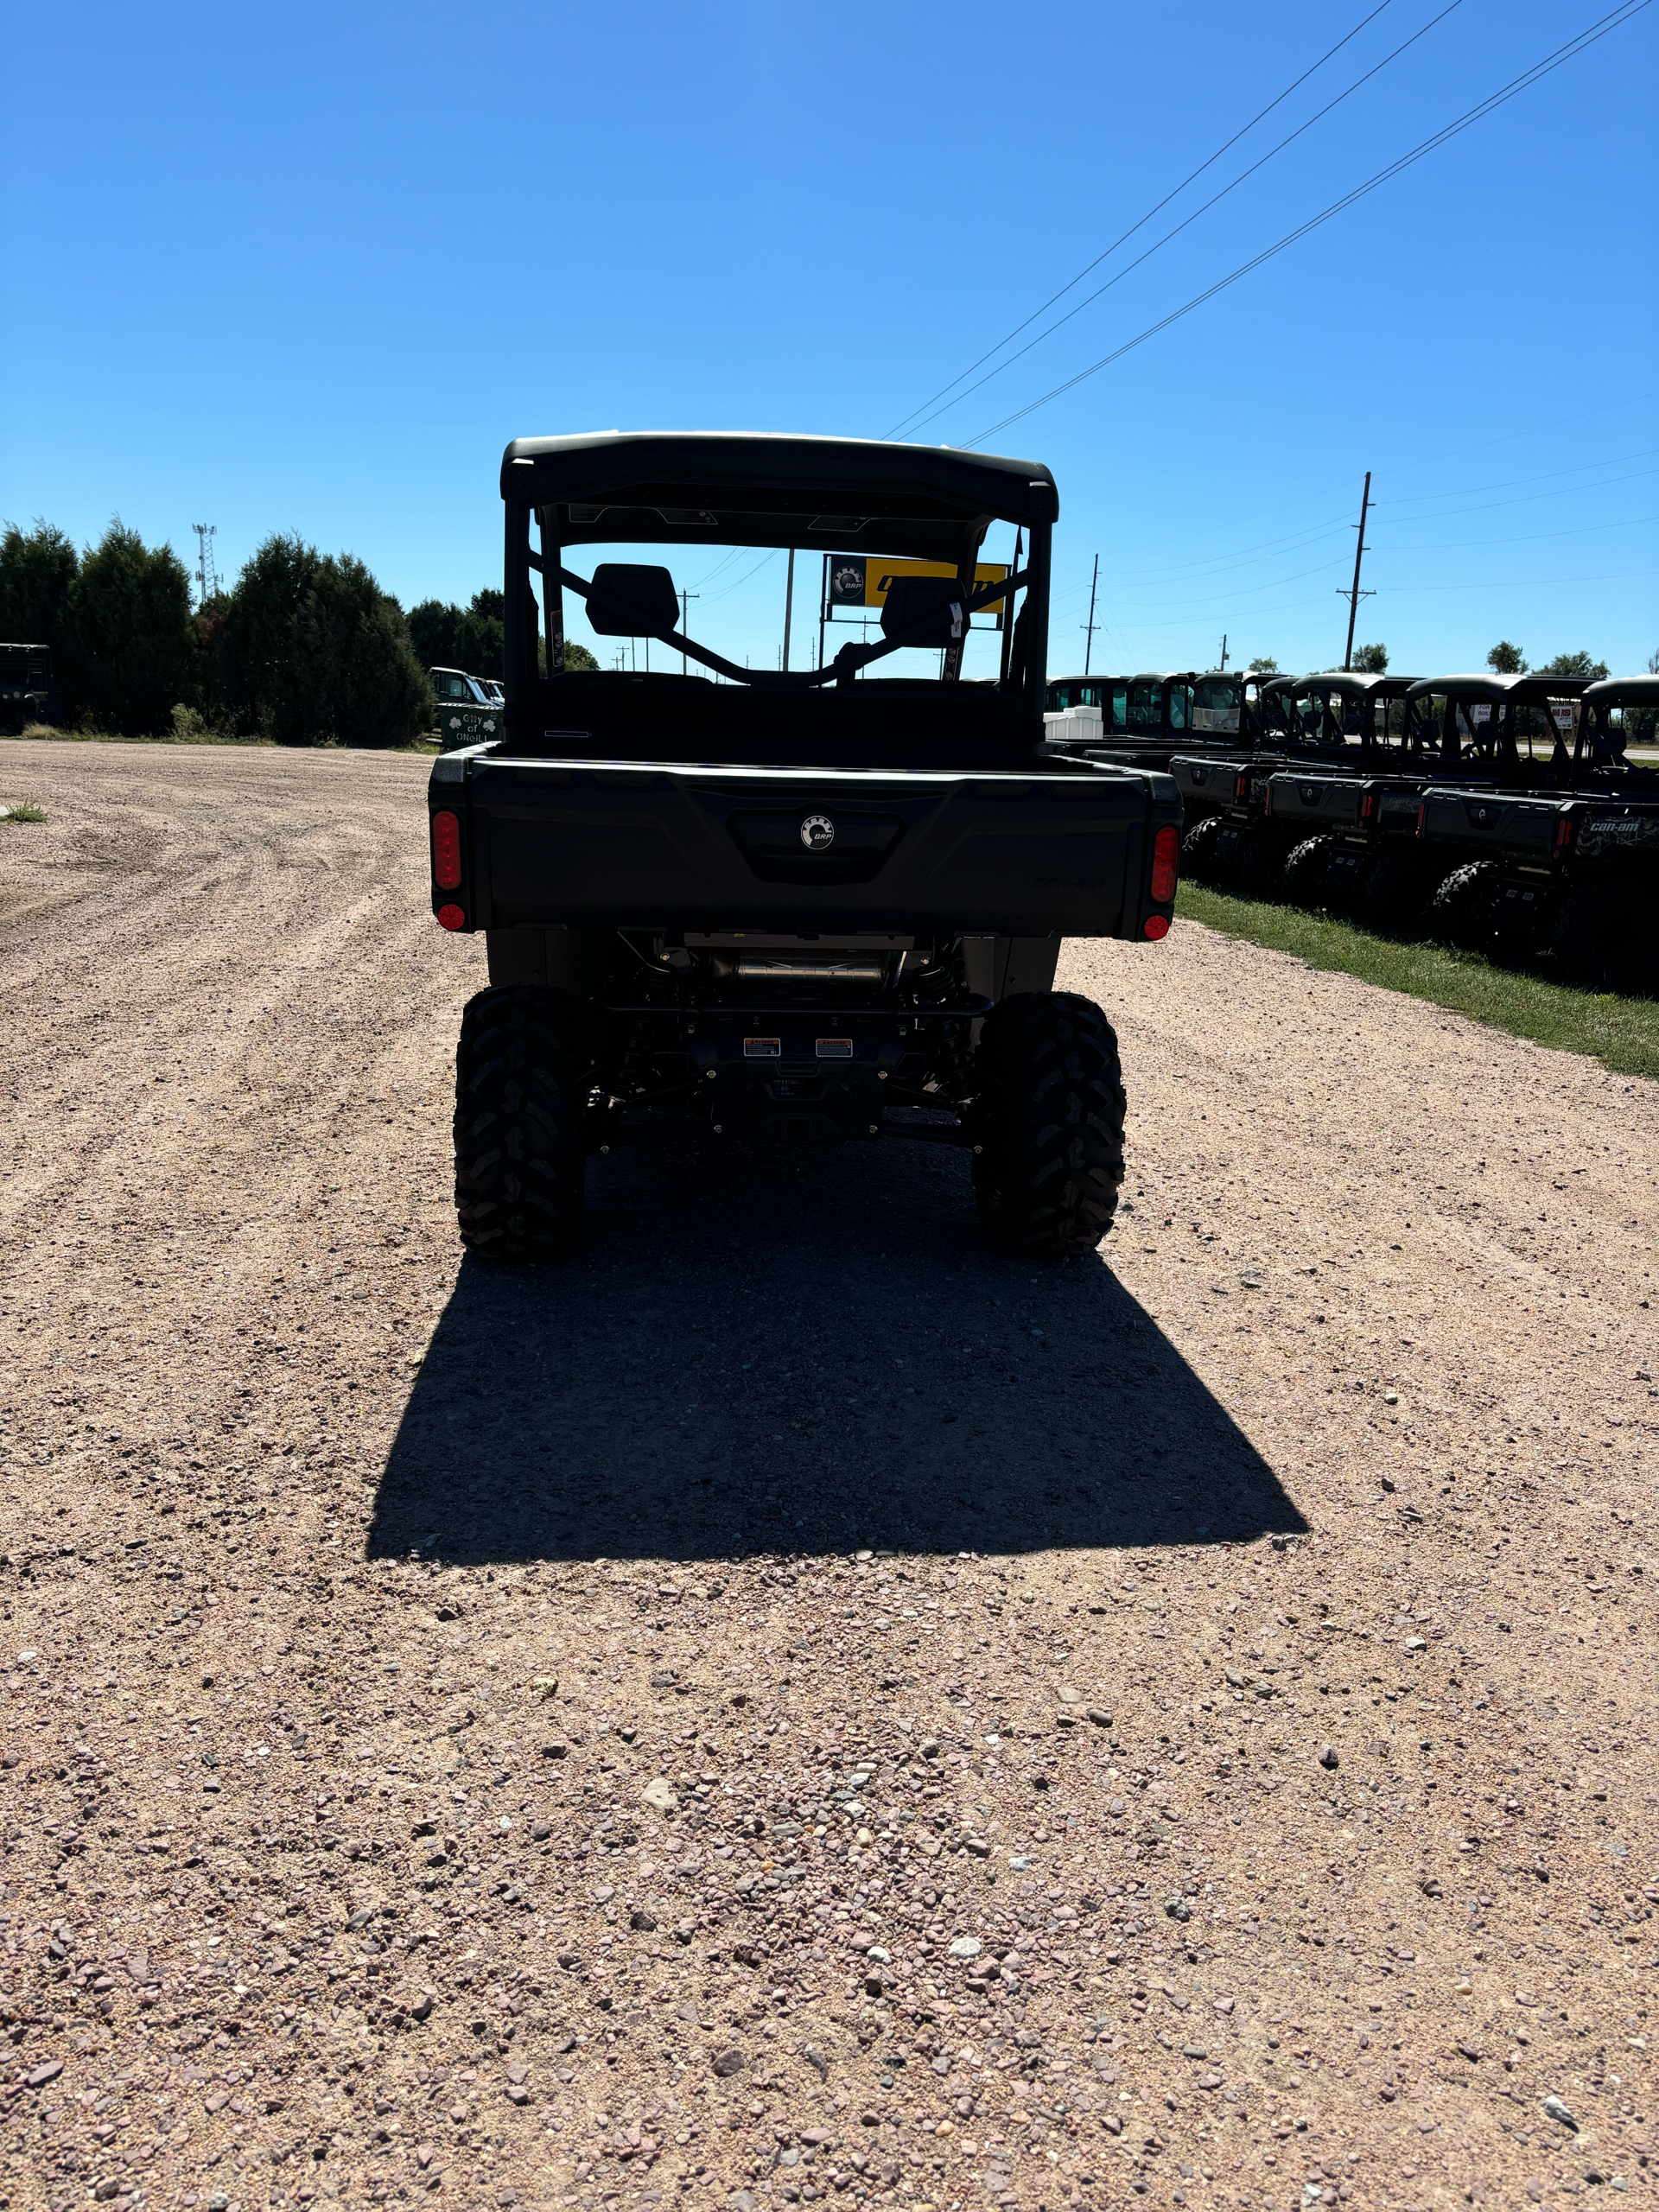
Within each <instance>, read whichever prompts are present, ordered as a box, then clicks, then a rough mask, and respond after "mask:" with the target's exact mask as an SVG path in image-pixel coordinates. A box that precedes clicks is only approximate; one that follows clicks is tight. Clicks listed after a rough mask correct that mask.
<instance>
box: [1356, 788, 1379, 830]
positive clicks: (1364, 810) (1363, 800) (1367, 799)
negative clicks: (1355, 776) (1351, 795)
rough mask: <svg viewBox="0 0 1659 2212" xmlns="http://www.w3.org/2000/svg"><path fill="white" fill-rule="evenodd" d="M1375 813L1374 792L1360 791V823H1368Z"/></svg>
mask: <svg viewBox="0 0 1659 2212" xmlns="http://www.w3.org/2000/svg"><path fill="white" fill-rule="evenodd" d="M1375 813H1376V792H1375V791H1362V792H1361V793H1360V795H1359V818H1360V820H1361V822H1362V823H1364V822H1369V821H1370V818H1371V817H1372V816H1373V815H1374V814H1375Z"/></svg>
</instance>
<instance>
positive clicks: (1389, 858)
mask: <svg viewBox="0 0 1659 2212" xmlns="http://www.w3.org/2000/svg"><path fill="white" fill-rule="evenodd" d="M1432 884H1433V879H1432V878H1431V879H1428V880H1425V878H1424V875H1423V872H1422V870H1421V868H1420V867H1419V866H1418V865H1417V862H1416V861H1415V860H1414V859H1412V858H1411V857H1410V856H1409V855H1407V854H1405V853H1384V854H1383V855H1382V856H1381V857H1380V858H1379V859H1378V860H1377V861H1376V862H1375V864H1374V865H1373V866H1372V867H1371V868H1370V869H1369V870H1368V871H1367V873H1366V874H1365V876H1364V877H1363V880H1362V881H1361V883H1360V887H1359V892H1358V895H1357V898H1356V899H1355V900H1354V919H1355V920H1356V921H1357V922H1358V923H1360V924H1361V925H1362V926H1363V928H1365V929H1368V930H1376V931H1379V932H1380V934H1382V935H1383V936H1384V937H1409V936H1410V935H1411V934H1412V933H1413V932H1414V931H1415V930H1417V929H1419V928H1421V925H1422V919H1423V913H1424V911H1425V909H1426V908H1427V905H1428V902H1429V898H1430V896H1431V892H1432Z"/></svg>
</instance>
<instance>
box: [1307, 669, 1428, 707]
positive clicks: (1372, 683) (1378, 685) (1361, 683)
mask: <svg viewBox="0 0 1659 2212" xmlns="http://www.w3.org/2000/svg"><path fill="white" fill-rule="evenodd" d="M1416 681H1417V678H1416V677H1414V676H1389V675H1388V674H1386V673H1384V674H1380V675H1372V674H1370V673H1368V672H1366V671H1363V670H1361V669H1357V668H1322V669H1318V670H1316V671H1314V673H1313V675H1311V676H1303V677H1298V678H1297V683H1298V687H1299V688H1300V689H1302V690H1310V691H1311V690H1315V689H1318V690H1325V691H1337V692H1339V693H1340V694H1341V695H1342V696H1343V697H1344V699H1365V698H1371V697H1374V696H1376V694H1377V693H1378V692H1383V693H1385V694H1386V695H1387V696H1389V697H1390V698H1395V699H1403V698H1405V697H1406V696H1407V695H1408V693H1409V691H1410V690H1411V688H1412V686H1413V685H1414V683H1416Z"/></svg>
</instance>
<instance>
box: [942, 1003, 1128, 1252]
mask: <svg viewBox="0 0 1659 2212" xmlns="http://www.w3.org/2000/svg"><path fill="white" fill-rule="evenodd" d="M978 1074H979V1082H980V1095H979V1112H978V1115H977V1116H976V1120H977V1126H978V1128H979V1130H980V1144H981V1149H980V1150H979V1152H978V1153H977V1154H976V1156H975V1160H974V1185H975V1189H976V1195H977V1198H978V1200H979V1218H980V1224H981V1226H982V1228H983V1230H984V1231H985V1234H986V1236H988V1238H989V1239H990V1241H991V1243H993V1244H995V1246H996V1247H997V1249H999V1250H1000V1251H1003V1252H1007V1253H1010V1254H1012V1255H1014V1256H1015V1257H1017V1258H1020V1259H1027V1260H1062V1259H1065V1258H1066V1257H1068V1256H1069V1255H1074V1254H1081V1253H1085V1252H1092V1251H1093V1250H1094V1249H1095V1247H1096V1245H1097V1244H1098V1243H1099V1242H1100V1240H1101V1238H1102V1237H1103V1236H1104V1235H1105V1234H1106V1232H1107V1230H1109V1228H1110V1227H1111V1225H1112V1217H1113V1215H1114V1214H1115V1213H1116V1211H1117V1194H1118V1189H1119V1186H1120V1185H1121V1184H1122V1180H1123V1121H1124V1114H1125V1110H1126V1109H1125V1101H1124V1096H1123V1078H1122V1071H1121V1068H1120V1065H1119V1061H1118V1052H1117V1039H1116V1036H1115V1035H1114V1033H1113V1031H1112V1027H1111V1024H1110V1023H1109V1021H1108V1020H1107V1019H1106V1017H1105V1015H1104V1014H1103V1013H1102V1012H1101V1010H1100V1008H1099V1007H1097V1006H1095V1005H1093V1004H1091V1003H1090V1001H1089V1000H1087V999H1085V998H1080V997H1078V996H1077V995H1076V994H1074V993H1072V992H1071V991H1056V992H1052V993H1046V994H1038V993H1035V992H1027V993H1021V994H1020V995H1018V996H1016V997H1014V998H1008V999H1004V1000H1003V1001H1002V1002H1001V1005H1000V1006H998V1007H995V1008H994V1009H993V1010H992V1012H991V1013H989V1014H987V1016H986V1017H985V1026H984V1028H983V1030H982V1033H981V1036H980V1043H979V1052H978Z"/></svg>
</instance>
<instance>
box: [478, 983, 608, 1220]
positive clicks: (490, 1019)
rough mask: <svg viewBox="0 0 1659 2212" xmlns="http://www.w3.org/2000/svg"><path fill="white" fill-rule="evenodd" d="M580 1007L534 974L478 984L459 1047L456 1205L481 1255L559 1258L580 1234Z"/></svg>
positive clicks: (581, 1162) (582, 1149)
mask: <svg viewBox="0 0 1659 2212" xmlns="http://www.w3.org/2000/svg"><path fill="white" fill-rule="evenodd" d="M583 1057H584V1056H583V1051H582V1009H581V1008H580V1007H578V1006H577V1004H576V1002H575V1000H574V999H570V998H568V997H566V995H564V993H563V991H553V990H548V989H545V988H543V987H541V986H539V985H536V984H531V983H511V984H504V985H499V986H498V987H496V988H493V989H491V990H487V991H480V993H479V994H478V996H477V997H476V998H475V999H474V1000H472V1001H470V1002H469V1003H468V1005H467V1010H466V1012H465V1013H464V1014H462V1016H461V1042H460V1045H459V1046H457V1048H456V1052H455V1215H456V1218H457V1220H458V1221H459V1223H460V1226H461V1243H463V1244H464V1245H466V1247H467V1249H468V1251H471V1252H476V1253H477V1254H478V1255H479V1257H480V1259H485V1260H505V1261H511V1262H520V1263H522V1262H526V1261H534V1260H558V1259H563V1258H565V1257H567V1256H568V1255H569V1254H570V1253H571V1252H573V1251H575V1249H576V1247H577V1245H578V1244H579V1243H581V1240H582V1171H583V1167H584V1165H585V1158H586V1154H585V1147H584V1144H583V1141H582V1103H583V1090H582V1065H583Z"/></svg>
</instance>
